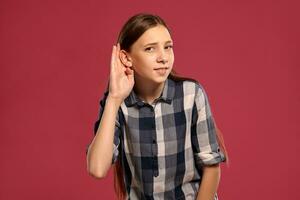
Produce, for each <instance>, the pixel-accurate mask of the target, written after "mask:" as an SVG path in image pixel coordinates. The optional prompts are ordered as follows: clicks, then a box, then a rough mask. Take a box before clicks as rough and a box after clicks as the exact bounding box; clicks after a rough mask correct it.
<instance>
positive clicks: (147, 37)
mask: <svg viewBox="0 0 300 200" xmlns="http://www.w3.org/2000/svg"><path fill="white" fill-rule="evenodd" d="M168 40H171V35H170V33H169V31H168V29H167V28H166V27H164V26H162V25H158V26H155V27H152V28H150V29H148V30H147V31H145V32H144V33H143V34H142V35H141V37H140V38H139V39H138V40H137V41H136V42H135V43H136V45H137V46H144V45H146V44H148V43H154V42H158V43H160V42H166V41H168Z"/></svg>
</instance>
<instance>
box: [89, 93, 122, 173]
mask: <svg viewBox="0 0 300 200" xmlns="http://www.w3.org/2000/svg"><path fill="white" fill-rule="evenodd" d="M121 103H122V100H119V99H116V98H112V97H110V96H109V95H108V97H107V100H106V105H105V107H104V111H103V116H102V117H101V121H100V124H99V127H98V130H97V133H96V135H95V137H94V139H93V141H92V142H91V144H90V145H89V148H88V152H87V170H88V173H89V174H91V175H92V176H94V177H96V178H104V177H105V176H106V174H107V172H108V170H109V168H110V166H111V164H112V156H113V140H114V130H115V120H116V117H117V114H118V109H119V107H120V105H121ZM108 147H109V148H108Z"/></svg>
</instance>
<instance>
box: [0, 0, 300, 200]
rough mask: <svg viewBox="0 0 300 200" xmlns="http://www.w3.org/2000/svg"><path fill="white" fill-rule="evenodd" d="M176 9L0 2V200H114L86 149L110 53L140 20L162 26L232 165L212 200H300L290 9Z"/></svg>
mask: <svg viewBox="0 0 300 200" xmlns="http://www.w3.org/2000/svg"><path fill="white" fill-rule="evenodd" d="M179 2H180V1H178V3H174V1H119V2H117V1H115V2H114V1H95V0H93V1H92V0H87V1H83V0H82V1H79V0H76V1H65V0H63V1H62V0H60V1H58V0H56V1H55V0H54V1H38V0H36V1H34V0H27V1H21V0H2V1H1V3H0V16H1V18H0V19H1V32H0V34H1V36H0V66H1V73H0V88H1V99H0V103H1V104H0V105H1V115H0V116H1V121H0V125H1V130H0V131H1V135H0V146H1V150H0V156H1V165H0V177H1V178H0V199H10V200H17V199H43V200H50V199H51V200H52V199H56V200H59V199H64V200H65V199H72V200H76V199H78V200H79V199H80V200H81V199H114V193H113V185H112V181H113V179H112V178H113V174H112V171H110V173H109V175H108V176H107V178H105V179H104V180H96V179H93V178H92V177H91V176H89V175H88V174H87V171H86V155H85V147H86V145H87V144H88V143H89V142H90V141H91V140H92V138H93V124H94V121H95V120H96V118H97V117H98V109H99V99H100V97H102V92H103V90H104V88H105V86H106V82H107V78H108V75H109V62H110V56H111V49H112V45H113V44H114V43H115V42H116V39H117V35H118V32H119V30H120V29H121V26H122V25H123V23H124V22H125V21H126V20H127V19H128V17H130V16H131V15H133V14H135V13H137V12H143V11H144V12H152V13H155V14H158V15H160V16H161V17H162V18H164V19H165V21H166V22H167V23H168V24H169V26H170V27H171V29H172V33H173V35H172V36H173V40H174V51H175V63H174V68H175V69H177V71H178V72H180V73H181V74H182V75H186V76H191V77H194V78H196V79H198V80H199V82H200V83H202V85H203V86H204V87H205V89H206V91H207V93H208V96H209V99H210V103H211V107H212V112H213V114H214V116H215V119H216V121H217V123H218V126H219V128H220V129H221V130H222V132H223V134H224V139H225V142H226V145H227V148H228V152H229V155H230V166H229V167H227V166H226V165H224V164H223V165H222V177H221V182H220V185H219V190H218V193H219V197H220V200H235V199H243V200H253V199H273V200H277V199H278V200H282V199H300V193H299V189H298V186H297V185H298V182H299V178H300V176H299V167H300V164H299V163H300V162H299V155H297V153H298V152H299V144H298V143H299V134H300V131H299V128H298V127H297V128H296V125H297V122H298V124H299V112H300V109H299V108H300V106H299V102H300V101H299V100H300V98H299V96H300V95H299V91H300V87H299V86H300V84H299V75H300V73H299V71H300V70H299V35H300V33H299V15H298V14H297V12H298V11H299V3H296V2H297V1H294V2H291V1H283V0H282V1H266V0H263V1H194V2H191V1H184V3H179ZM296 67H297V68H296Z"/></svg>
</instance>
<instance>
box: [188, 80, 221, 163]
mask: <svg viewBox="0 0 300 200" xmlns="http://www.w3.org/2000/svg"><path fill="white" fill-rule="evenodd" d="M195 92H196V93H195V101H194V106H193V110H192V127H191V137H192V138H191V139H192V148H193V152H194V160H195V163H196V165H197V167H199V168H201V167H203V166H205V165H213V164H217V163H220V162H224V161H225V159H226V158H225V155H224V153H223V152H222V151H221V149H220V147H219V144H218V141H217V134H216V126H215V123H214V118H213V115H212V112H211V109H210V104H209V101H208V97H207V94H206V92H205V90H204V88H203V87H202V85H200V84H196V90H195Z"/></svg>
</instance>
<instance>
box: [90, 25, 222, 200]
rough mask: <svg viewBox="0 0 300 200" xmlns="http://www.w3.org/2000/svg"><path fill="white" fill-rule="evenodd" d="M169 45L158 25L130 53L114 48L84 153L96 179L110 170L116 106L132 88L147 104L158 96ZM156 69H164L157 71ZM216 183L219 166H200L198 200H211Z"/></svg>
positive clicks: (170, 53) (171, 60)
mask: <svg viewBox="0 0 300 200" xmlns="http://www.w3.org/2000/svg"><path fill="white" fill-rule="evenodd" d="M172 45H173V41H172V38H171V36H170V34H169V32H168V30H167V29H166V28H165V27H164V26H161V25H159V26H155V27H153V28H150V29H148V30H147V31H146V32H145V33H143V35H142V36H141V37H140V38H139V39H138V40H137V41H135V43H134V44H133V45H132V46H131V49H130V52H127V51H125V50H121V49H120V45H119V44H117V45H116V46H115V45H114V46H113V51H112V56H111V66H110V87H109V95H108V97H107V100H106V105H105V108H104V111H103V116H102V118H101V121H100V124H99V128H98V130H97V133H96V135H95V137H94V139H93V141H92V142H91V144H90V146H89V149H88V154H87V170H88V172H89V173H90V174H91V175H92V176H94V177H95V178H104V177H105V176H106V174H107V172H108V170H109V168H110V167H111V158H112V154H113V148H112V147H113V135H114V125H115V119H116V115H117V112H118V109H119V106H120V105H121V103H122V102H123V101H124V99H125V98H126V97H127V96H128V95H129V94H130V92H131V90H132V89H134V91H135V92H136V94H137V95H138V96H139V98H140V99H141V100H144V101H145V102H147V103H149V104H152V102H153V101H154V100H155V99H156V98H158V97H159V95H160V94H161V92H162V90H163V86H164V82H165V80H166V79H167V77H168V75H169V73H170V72H171V69H172V67H173V63H174V52H173V49H172ZM158 68H165V69H163V70H161V72H159V71H160V70H157V69H158ZM107 147H111V148H107ZM107 155H109V156H107ZM219 180H220V167H219V165H214V166H209V167H208V166H207V167H203V177H202V182H201V184H200V187H199V190H198V196H197V199H198V200H212V199H213V197H214V194H215V193H216V191H217V187H218V184H219Z"/></svg>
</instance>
